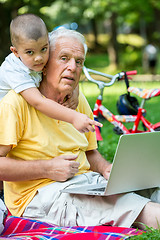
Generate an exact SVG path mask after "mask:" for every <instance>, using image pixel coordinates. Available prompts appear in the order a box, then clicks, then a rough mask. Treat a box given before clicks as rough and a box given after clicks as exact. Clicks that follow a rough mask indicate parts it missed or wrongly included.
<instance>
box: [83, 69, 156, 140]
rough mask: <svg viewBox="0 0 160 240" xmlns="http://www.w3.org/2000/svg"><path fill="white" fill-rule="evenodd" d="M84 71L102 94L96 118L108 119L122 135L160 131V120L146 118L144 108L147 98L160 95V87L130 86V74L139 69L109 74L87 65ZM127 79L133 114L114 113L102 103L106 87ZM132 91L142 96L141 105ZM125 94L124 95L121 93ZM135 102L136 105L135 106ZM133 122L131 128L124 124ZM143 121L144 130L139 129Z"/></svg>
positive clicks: (98, 99) (99, 97)
mask: <svg viewBox="0 0 160 240" xmlns="http://www.w3.org/2000/svg"><path fill="white" fill-rule="evenodd" d="M83 72H84V74H85V77H86V78H87V79H88V80H89V81H90V82H93V83H95V84H97V86H98V88H99V90H100V94H99V96H98V97H97V99H96V103H95V105H94V109H93V115H94V118H95V120H98V118H99V116H100V115H101V116H103V117H104V118H105V119H106V120H108V121H109V122H110V123H111V124H113V125H114V132H115V133H117V134H119V135H121V134H132V133H140V132H154V131H160V122H158V123H156V124H152V123H151V122H149V121H148V120H147V119H146V118H145V114H146V109H145V108H144V106H145V102H146V100H148V99H150V98H152V97H156V96H159V95H160V89H150V90H148V89H141V88H135V87H129V81H128V78H129V77H128V76H129V75H134V74H137V71H135V70H134V71H129V72H120V73H117V74H116V75H109V74H105V73H102V72H99V71H95V70H93V69H89V68H86V67H85V66H84V67H83ZM90 73H91V74H96V75H99V76H102V77H106V78H107V79H110V81H109V82H104V81H101V80H96V79H94V78H92V77H91V75H90ZM122 79H125V83H126V86H127V93H126V94H127V96H128V97H129V98H130V99H131V100H133V106H132V107H133V110H135V111H134V115H133V114H129V115H125V114H122V113H120V114H119V115H114V114H113V113H112V112H111V111H110V110H109V109H108V108H106V107H105V106H103V105H102V102H103V91H104V88H105V87H110V86H112V85H113V84H114V83H115V82H116V80H118V81H119V80H122ZM130 93H134V94H136V95H137V96H139V97H140V98H142V100H141V104H140V105H139V104H138V102H137V101H136V100H137V99H136V98H135V97H131V96H130ZM121 96H123V95H121ZM134 104H135V106H134ZM129 122H132V123H133V126H132V128H131V129H128V128H127V127H125V126H124V124H123V123H129ZM140 122H142V124H143V130H138V127H139V124H140ZM95 131H96V137H97V141H102V140H103V139H102V136H101V133H100V129H99V128H98V127H96V128H95Z"/></svg>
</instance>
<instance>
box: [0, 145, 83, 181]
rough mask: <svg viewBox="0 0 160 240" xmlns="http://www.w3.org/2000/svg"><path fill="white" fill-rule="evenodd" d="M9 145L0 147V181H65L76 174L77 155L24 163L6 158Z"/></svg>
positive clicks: (77, 165)
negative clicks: (45, 179)
mask: <svg viewBox="0 0 160 240" xmlns="http://www.w3.org/2000/svg"><path fill="white" fill-rule="evenodd" d="M11 148H12V146H11V145H8V146H6V145H0V180H2V181H26V180H35V179H41V178H49V179H52V180H55V181H62V182H63V181H66V180H67V179H69V178H72V177H73V176H74V175H75V174H76V173H77V172H78V167H79V163H78V162H76V161H75V159H76V158H77V155H65V156H64V155H62V156H58V157H55V158H52V159H51V160H33V161H25V160H22V159H13V158H9V157H6V155H7V153H9V151H10V150H11Z"/></svg>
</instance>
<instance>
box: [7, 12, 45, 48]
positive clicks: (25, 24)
mask: <svg viewBox="0 0 160 240" xmlns="http://www.w3.org/2000/svg"><path fill="white" fill-rule="evenodd" d="M45 35H48V31H47V28H46V25H45V23H44V22H43V20H42V19H41V18H40V17H38V16H36V15H35V14H31V13H26V14H22V15H19V16H17V17H15V18H14V19H13V20H12V21H11V24H10V36H11V43H12V45H13V46H15V47H16V45H17V44H18V43H19V40H20V37H21V36H24V37H25V38H28V39H33V40H36V41H37V40H38V39H39V38H40V37H42V36H45Z"/></svg>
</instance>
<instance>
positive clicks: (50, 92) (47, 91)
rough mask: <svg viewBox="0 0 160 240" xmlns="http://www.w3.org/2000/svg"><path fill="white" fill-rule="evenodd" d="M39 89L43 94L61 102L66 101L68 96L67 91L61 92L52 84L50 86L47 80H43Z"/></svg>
mask: <svg viewBox="0 0 160 240" xmlns="http://www.w3.org/2000/svg"><path fill="white" fill-rule="evenodd" d="M39 90H40V92H41V94H42V95H43V96H45V97H46V98H49V99H51V100H53V101H55V102H58V103H60V104H62V103H63V102H65V100H66V98H67V95H66V93H61V92H59V91H58V90H57V89H55V88H53V86H52V85H51V86H50V85H49V84H48V83H47V82H46V81H45V80H43V81H42V82H41V85H40V87H39Z"/></svg>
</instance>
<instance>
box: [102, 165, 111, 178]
mask: <svg viewBox="0 0 160 240" xmlns="http://www.w3.org/2000/svg"><path fill="white" fill-rule="evenodd" d="M111 168H112V164H109V165H108V166H107V167H106V168H105V169H104V172H102V175H103V177H104V178H105V179H107V180H108V178H109V175H110V172H111Z"/></svg>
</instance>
